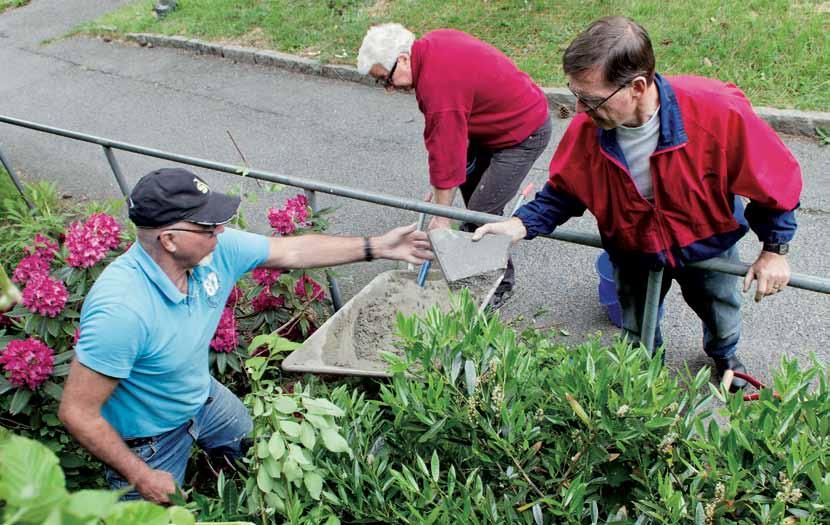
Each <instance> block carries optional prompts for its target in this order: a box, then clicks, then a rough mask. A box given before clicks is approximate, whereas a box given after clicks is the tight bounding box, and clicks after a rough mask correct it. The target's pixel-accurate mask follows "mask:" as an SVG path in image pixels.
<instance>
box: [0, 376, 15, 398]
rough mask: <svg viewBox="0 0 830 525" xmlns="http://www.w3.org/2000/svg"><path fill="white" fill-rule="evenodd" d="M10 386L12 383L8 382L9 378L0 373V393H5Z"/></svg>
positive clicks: (12, 386) (11, 386)
mask: <svg viewBox="0 0 830 525" xmlns="http://www.w3.org/2000/svg"><path fill="white" fill-rule="evenodd" d="M12 388H14V385H12V384H11V383H9V380H8V379H6V378H5V377H3V375H2V374H0V395H3V394H5V393H6V392H8V391H9V390H11V389H12Z"/></svg>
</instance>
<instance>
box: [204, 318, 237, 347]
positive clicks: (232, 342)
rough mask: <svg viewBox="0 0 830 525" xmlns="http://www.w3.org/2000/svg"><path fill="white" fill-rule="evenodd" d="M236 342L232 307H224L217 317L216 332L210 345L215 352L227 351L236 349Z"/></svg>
mask: <svg viewBox="0 0 830 525" xmlns="http://www.w3.org/2000/svg"><path fill="white" fill-rule="evenodd" d="M238 344H239V342H238V339H237V335H236V319H235V318H234V316H233V308H225V309H224V310H223V311H222V317H221V318H220V319H219V326H217V327H216V333H215V334H213V339H212V340H211V341H210V347H211V348H212V349H213V350H214V351H216V352H225V353H227V352H233V351H234V350H236V347H237V345H238Z"/></svg>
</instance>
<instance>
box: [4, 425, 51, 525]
mask: <svg viewBox="0 0 830 525" xmlns="http://www.w3.org/2000/svg"><path fill="white" fill-rule="evenodd" d="M65 487H66V486H65V482H64V477H63V471H62V470H61V468H60V465H58V458H57V456H55V453H54V452H52V451H51V450H49V449H48V448H47V447H46V446H45V445H43V444H41V443H38V442H37V441H34V440H31V439H26V438H22V437H19V436H11V437H10V438H9V439H8V440H6V441H4V442H3V443H2V445H0V500H4V501H5V502H6V516H14V515H15V513H16V512H17V511H18V510H19V509H22V508H26V509H28V510H25V511H24V512H23V515H22V516H18V520H19V522H22V523H42V522H43V521H45V519H46V517H47V516H48V515H49V512H50V511H51V510H52V508H54V507H57V506H58V505H60V504H61V503H62V502H63V500H64V499H65V498H66V497H67V493H66V488H65Z"/></svg>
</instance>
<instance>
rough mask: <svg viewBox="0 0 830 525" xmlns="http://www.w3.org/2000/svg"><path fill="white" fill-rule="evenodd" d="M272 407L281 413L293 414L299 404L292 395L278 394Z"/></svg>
mask: <svg viewBox="0 0 830 525" xmlns="http://www.w3.org/2000/svg"><path fill="white" fill-rule="evenodd" d="M274 408H276V409H277V410H278V411H279V412H282V413H283V414H293V413H294V412H296V411H297V409H298V408H299V406H298V405H297V401H295V400H294V398H293V397H288V396H280V397H278V398H277V401H276V402H275V403H274Z"/></svg>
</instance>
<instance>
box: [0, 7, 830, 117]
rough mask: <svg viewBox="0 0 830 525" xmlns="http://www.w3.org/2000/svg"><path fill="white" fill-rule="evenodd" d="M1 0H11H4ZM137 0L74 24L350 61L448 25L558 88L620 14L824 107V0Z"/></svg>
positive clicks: (827, 22)
mask: <svg viewBox="0 0 830 525" xmlns="http://www.w3.org/2000/svg"><path fill="white" fill-rule="evenodd" d="M2 1H8V0H0V2H2ZM153 4H154V2H152V1H148V0H143V1H140V2H136V3H135V4H131V5H128V6H126V7H124V8H122V9H121V10H119V11H117V12H115V13H113V14H110V15H107V16H104V17H102V18H100V19H99V20H96V21H94V22H91V23H87V24H85V25H84V26H82V27H81V28H80V29H81V31H84V32H87V33H91V34H100V33H114V34H118V33H124V32H150V33H158V34H170V35H174V34H175V35H185V36H191V37H194V38H201V39H207V40H213V41H227V42H233V43H238V44H241V45H248V46H256V47H266V48H271V49H277V50H280V51H286V52H289V53H296V54H301V55H304V56H308V57H312V58H317V59H319V60H322V61H327V62H337V63H347V64H354V62H355V56H356V54H357V49H358V47H359V46H360V41H361V39H362V37H363V34H364V33H365V31H366V29H367V28H368V27H369V26H371V25H372V24H377V23H382V22H389V21H397V22H401V23H403V24H404V25H406V26H407V27H409V28H410V29H412V30H413V31H414V32H415V33H416V34H419V35H420V34H423V33H424V32H426V31H429V30H432V29H437V28H442V27H453V28H457V29H461V30H464V31H467V32H468V33H471V34H473V35H475V36H476V37H479V38H481V39H483V40H486V41H488V42H490V43H492V44H494V45H495V46H497V47H499V48H500V49H502V50H503V51H505V52H506V53H507V54H508V55H509V56H510V57H512V58H513V60H514V61H515V62H516V63H517V64H518V66H519V67H520V68H522V69H523V70H525V71H527V72H528V73H529V74H530V75H531V76H532V77H533V78H534V79H535V80H536V82H537V83H539V84H541V85H544V86H562V85H564V78H563V75H562V72H561V55H562V51H563V50H564V49H565V47H566V46H567V45H568V43H569V42H570V40H571V39H572V38H573V37H574V36H575V35H576V34H577V33H578V32H579V31H580V30H582V29H584V28H585V27H586V26H587V25H588V24H589V23H590V22H591V21H592V20H594V19H596V18H598V17H601V16H604V15H609V14H623V15H627V16H630V17H632V18H634V19H635V20H637V21H639V22H640V23H641V24H643V25H644V26H645V27H646V29H647V30H648V31H649V33H650V34H651V37H652V42H653V44H654V46H655V53H656V54H657V66H658V70H659V71H661V72H663V73H667V74H679V73H692V74H699V75H705V76H710V77H716V78H720V79H722V80H727V81H731V82H734V83H736V84H737V85H738V86H740V87H741V88H742V89H743V90H744V91H745V92H746V93H747V95H748V96H749V97H750V99H751V100H752V101H753V103H754V104H756V105H763V106H774V107H781V108H798V109H816V110H823V111H828V110H830V1H828V0H792V1H790V0H697V1H695V2H687V1H681V0H616V1H615V0H583V1H581V2H576V1H570V2H567V1H564V0H489V1H487V0H453V1H447V0H420V1H419V0H179V9H178V10H177V11H176V12H174V13H173V14H171V15H169V16H168V17H167V18H165V19H164V20H161V21H159V20H156V19H155V18H154V16H153V15H152V12H151V8H152V6H153Z"/></svg>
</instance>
